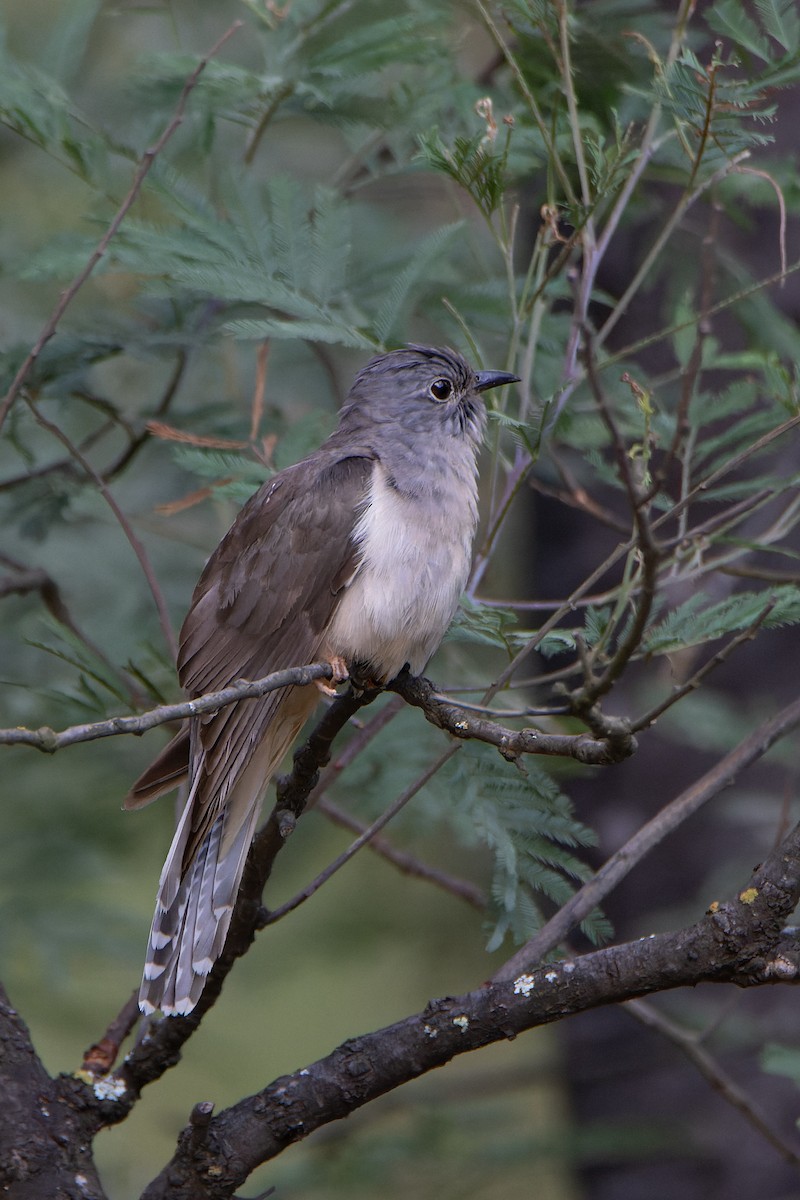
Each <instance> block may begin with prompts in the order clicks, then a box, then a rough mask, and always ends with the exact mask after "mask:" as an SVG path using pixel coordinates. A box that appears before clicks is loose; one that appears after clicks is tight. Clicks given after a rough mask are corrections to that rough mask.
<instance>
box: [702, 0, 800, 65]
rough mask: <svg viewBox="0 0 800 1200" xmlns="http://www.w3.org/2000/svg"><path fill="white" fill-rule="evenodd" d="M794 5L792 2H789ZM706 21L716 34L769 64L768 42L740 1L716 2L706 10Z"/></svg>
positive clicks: (723, 0)
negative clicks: (729, 39)
mask: <svg viewBox="0 0 800 1200" xmlns="http://www.w3.org/2000/svg"><path fill="white" fill-rule="evenodd" d="M791 3H794V0H791ZM706 20H707V21H708V23H709V25H710V26H711V28H712V29H713V30H715V32H716V33H721V34H722V35H723V36H724V37H729V38H731V39H732V40H733V41H734V42H735V43H736V45H737V46H741V47H742V49H743V50H749V51H750V53H751V54H755V55H757V57H758V58H761V59H763V61H764V62H770V61H771V59H772V54H771V52H770V45H769V42H768V40H767V39H766V38H765V37H764V35H763V34H762V32H761V30H760V29H759V27H758V25H757V24H756V22H755V21H754V20H753V18H752V17H751V16H749V15H748V13H747V9H746V8H745V6H744V4H742V2H741V0H717V2H716V3H715V4H713V5H711V7H710V8H709V10H708V13H707V15H706Z"/></svg>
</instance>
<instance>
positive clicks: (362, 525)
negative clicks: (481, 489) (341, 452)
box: [328, 465, 477, 680]
mask: <svg viewBox="0 0 800 1200" xmlns="http://www.w3.org/2000/svg"><path fill="white" fill-rule="evenodd" d="M453 483H454V486H453V487H452V488H451V489H447V490H446V492H445V494H444V495H442V494H439V495H438V496H437V497H436V499H435V500H434V497H432V496H424V497H417V496H409V495H405V494H403V493H400V492H398V491H397V490H396V489H395V488H393V487H391V486H390V485H389V484H388V483H387V482H386V473H385V471H384V469H383V468H382V467H381V466H380V465H376V468H375V474H374V477H373V485H372V490H371V494H370V499H369V503H368V504H367V506H366V507H365V510H364V513H363V514H362V516H361V517H360V519H359V522H358V525H357V527H356V534H355V536H356V541H357V543H358V544H359V545H360V547H361V561H360V566H359V568H358V571H357V573H356V575H355V577H354V579H353V582H352V583H351V584H350V586H349V587H348V589H347V591H346V592H345V594H344V596H343V597H342V599H341V601H340V603H339V606H338V608H337V610H336V612H335V614H334V617H333V621H332V622H331V625H330V627H329V631H328V648H329V650H330V651H331V653H333V654H338V655H341V657H342V658H344V659H345V660H348V661H358V662H364V663H369V665H370V667H371V669H372V673H373V674H374V675H375V676H376V677H377V678H378V679H380V680H388V679H393V678H394V676H395V675H397V674H398V673H399V672H400V671H401V670H402V668H403V666H404V665H405V664H406V663H408V664H409V666H410V668H411V670H412V672H413V673H414V674H415V675H416V674H419V672H420V671H422V670H423V669H424V667H425V664H426V663H427V661H428V659H429V658H430V657H431V655H432V654H433V653H434V651H435V650H436V648H437V647H438V645H439V643H440V642H441V640H442V638H443V637H444V634H445V631H446V630H447V627H448V625H449V624H450V622H451V621H452V619H453V615H454V614H455V611H456V608H457V606H458V601H459V597H460V595H461V593H462V591H463V590H464V585H465V584H466V581H467V576H468V574H469V567H470V559H471V554H472V539H473V537H474V535H475V526H476V523H477V494H476V492H477V489H476V484H475V478H474V473H473V472H469V473H468V475H461V477H460V478H458V479H456V480H454V481H453Z"/></svg>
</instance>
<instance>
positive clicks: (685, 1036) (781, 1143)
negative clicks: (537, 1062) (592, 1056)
mask: <svg viewBox="0 0 800 1200" xmlns="http://www.w3.org/2000/svg"><path fill="white" fill-rule="evenodd" d="M621 1007H622V1011H623V1012H628V1013H630V1014H631V1016H633V1017H635V1019H636V1020H637V1021H639V1022H640V1023H641V1024H642V1025H645V1026H646V1027H647V1028H648V1029H652V1030H654V1031H655V1032H656V1033H659V1034H661V1036H662V1037H664V1038H667V1039H668V1041H670V1042H672V1044H673V1046H677V1048H678V1049H679V1050H680V1051H681V1053H682V1054H685V1056H686V1057H687V1058H688V1060H689V1062H690V1063H692V1064H693V1066H695V1067H696V1068H697V1070H698V1071H699V1072H700V1074H701V1075H702V1076H703V1078H704V1079H705V1080H707V1082H708V1083H709V1084H710V1085H711V1087H712V1088H713V1089H714V1091H715V1092H717V1094H718V1095H720V1096H721V1097H722V1099H723V1100H724V1101H725V1102H726V1103H727V1104H730V1105H731V1106H732V1107H733V1108H735V1109H736V1110H737V1112H740V1113H741V1114H742V1116H743V1117H744V1119H745V1121H747V1123H748V1124H749V1125H752V1127H753V1129H755V1130H756V1132H757V1133H760V1134H761V1136H762V1137H763V1138H765V1139H766V1141H768V1142H769V1144H770V1145H771V1146H772V1147H773V1149H774V1150H777V1152H778V1154H780V1156H781V1158H783V1159H785V1161H786V1162H788V1163H791V1165H792V1166H794V1167H800V1149H798V1148H797V1147H796V1146H793V1145H792V1144H791V1143H790V1142H789V1141H787V1140H786V1139H785V1138H784V1137H783V1136H782V1135H781V1134H780V1133H779V1132H778V1131H777V1130H776V1129H774V1128H773V1127H772V1125H771V1124H770V1122H769V1120H768V1118H767V1117H766V1116H765V1114H764V1113H762V1112H761V1111H760V1110H759V1109H758V1108H757V1107H756V1106H755V1104H753V1101H752V1100H751V1099H750V1097H749V1096H748V1094H747V1092H745V1091H744V1089H743V1088H741V1087H740V1086H739V1084H738V1083H736V1081H735V1080H734V1079H732V1078H731V1076H730V1075H729V1074H728V1072H727V1071H725V1070H724V1069H723V1068H722V1066H720V1064H719V1063H718V1062H717V1060H716V1059H715V1058H714V1056H713V1055H712V1054H709V1052H708V1050H706V1049H705V1047H704V1046H702V1045H700V1043H699V1042H698V1040H697V1037H696V1036H695V1035H694V1034H693V1033H690V1032H688V1031H687V1030H686V1029H683V1028H681V1026H680V1025H678V1024H676V1023H675V1022H674V1021H671V1020H670V1018H669V1017H666V1016H664V1014H663V1013H660V1012H659V1011H658V1009H657V1008H656V1007H655V1005H653V1004H652V1003H651V1002H650V1001H649V1000H628V1001H627V1002H626V1003H625V1004H623V1005H622V1006H621Z"/></svg>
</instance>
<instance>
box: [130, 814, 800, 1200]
mask: <svg viewBox="0 0 800 1200" xmlns="http://www.w3.org/2000/svg"><path fill="white" fill-rule="evenodd" d="M798 898H800V826H799V827H798V828H796V829H795V830H794V831H793V832H792V833H791V834H790V835H789V837H788V838H787V839H786V840H785V842H784V843H783V844H782V845H781V846H780V847H779V848H778V849H777V850H776V851H775V852H774V853H773V854H771V855H770V856H769V858H768V859H767V861H766V862H765V863H764V865H763V867H761V868H760V869H759V870H758V871H756V873H755V874H754V875H753V877H752V879H751V880H750V883H749V885H748V886H747V887H746V888H744V889H743V890H742V891H741V892H740V894H739V895H738V896H737V897H736V898H735V899H733V900H731V901H729V902H728V903H726V904H723V905H719V906H718V907H716V908H715V910H714V911H713V912H709V914H707V915H706V916H705V917H704V918H703V920H701V921H700V922H698V923H697V924H696V925H692V926H690V927H689V928H687V929H683V930H680V931H678V932H676V933H669V934H660V935H657V936H653V937H650V938H643V939H640V940H638V941H636V942H629V943H626V944H624V945H621V946H615V947H611V948H609V949H606V950H599V951H595V952H593V953H591V954H586V955H584V956H582V957H580V958H576V959H572V960H567V961H564V962H559V963H553V964H551V965H549V966H545V967H541V968H538V969H537V970H534V971H531V972H529V973H524V974H522V975H519V976H517V977H516V978H515V979H510V980H507V981H504V982H501V983H495V984H491V985H489V986H486V987H481V988H478V989H477V990H475V991H473V992H469V993H467V994H466V995H463V996H459V997H456V998H452V997H448V998H445V999H441V1000H437V1001H433V1002H431V1003H430V1004H429V1005H428V1006H427V1008H426V1009H425V1010H424V1011H423V1012H420V1013H416V1014H415V1015H414V1016H412V1017H408V1018H406V1019H405V1020H403V1021H398V1022H397V1023H396V1024H394V1025H390V1026H388V1027H386V1028H385V1029H381V1030H378V1031H377V1032H375V1033H371V1034H367V1035H365V1036H364V1037H359V1038H353V1039H351V1040H349V1041H347V1042H345V1043H344V1044H343V1045H341V1046H339V1047H338V1048H337V1049H336V1050H335V1051H333V1053H332V1054H330V1055H328V1056H327V1057H326V1058H323V1059H320V1060H319V1061H317V1062H316V1063H313V1064H311V1065H310V1066H309V1067H307V1068H304V1069H302V1070H300V1071H296V1072H295V1073H294V1074H292V1075H289V1076H284V1077H282V1078H281V1079H278V1080H276V1081H275V1082H274V1083H272V1084H270V1085H269V1086H268V1087H267V1088H265V1089H264V1090H263V1091H262V1092H259V1093H258V1094H256V1095H253V1096H248V1097H247V1098H245V1099H244V1100H242V1101H240V1102H239V1103H238V1104H235V1105H233V1106H232V1107H231V1108H229V1109H227V1110H224V1111H223V1112H221V1113H220V1114H219V1115H218V1116H217V1117H215V1118H213V1119H212V1120H211V1122H210V1123H209V1126H208V1129H207V1133H206V1136H205V1138H204V1140H203V1141H202V1143H201V1144H198V1140H197V1138H196V1137H195V1136H194V1134H193V1131H192V1130H191V1129H187V1130H184V1132H183V1134H182V1135H181V1138H180V1141H179V1145H178V1149H177V1151H176V1154H175V1156H174V1158H173V1159H172V1161H171V1162H170V1163H169V1165H168V1166H167V1167H166V1168H165V1169H164V1171H163V1172H162V1173H161V1174H160V1175H159V1176H158V1178H157V1179H156V1180H154V1181H153V1183H152V1184H151V1185H150V1186H149V1187H148V1188H147V1190H146V1191H145V1193H144V1200H161V1198H165V1197H167V1196H168V1197H170V1200H205V1198H207V1200H228V1198H229V1197H231V1196H232V1195H233V1193H234V1191H235V1189H236V1188H237V1187H238V1186H239V1185H240V1184H242V1183H243V1182H244V1181H245V1180H246V1179H247V1177H248V1175H249V1174H250V1172H251V1171H252V1170H253V1169H254V1168H255V1167H256V1166H258V1165H259V1164H260V1163H263V1162H266V1161H267V1160H268V1159H271V1158H273V1157H275V1156H276V1155H277V1154H279V1153H280V1152H281V1151H282V1150H283V1149H284V1148H285V1147H286V1146H287V1145H289V1144H291V1143H292V1142H296V1141H299V1140H301V1139H302V1138H304V1137H307V1136H308V1134H309V1133H311V1132H312V1131H313V1130H315V1129H317V1128H319V1127H320V1126H322V1125H325V1124H328V1123H330V1122H331V1121H334V1120H339V1119H340V1118H342V1117H345V1116H347V1115H349V1114H350V1113H351V1112H354V1111H355V1110H356V1109H357V1108H360V1107H361V1106H362V1105H364V1104H367V1103H368V1102H369V1101H371V1100H374V1099H376V1098H377V1097H378V1096H381V1095H383V1094H384V1093H386V1092H388V1091H391V1090H392V1089H393V1088H396V1087H399V1086H400V1085H401V1084H403V1083H406V1082H408V1081H409V1080H411V1079H415V1078H417V1077H418V1076H419V1075H423V1074H425V1073H426V1072H428V1071H430V1070H433V1068H435V1067H439V1066H443V1065H444V1064H445V1063H447V1062H449V1061H450V1060H451V1059H452V1058H454V1057H455V1056H456V1055H458V1054H463V1053H466V1052H468V1051H471V1050H477V1049H479V1048H481V1047H483V1046H486V1045H489V1044H490V1043H492V1042H496V1041H500V1040H502V1039H503V1038H513V1037H516V1036H517V1034H519V1033H522V1032H524V1031H525V1030H528V1029H532V1028H534V1027H536V1026H540V1025H545V1024H548V1023H550V1022H553V1021H558V1020H560V1019H561V1018H562V1017H564V1016H569V1015H572V1014H573V1013H577V1012H582V1011H585V1010H586V1009H591V1008H597V1007H599V1006H600V1005H605V1004H613V1003H618V1002H619V1001H622V1000H629V999H631V998H633V997H636V996H643V995H647V994H648V993H650V992H654V991H665V990H668V989H671V988H678V987H684V986H687V985H694V984H697V983H701V982H707V983H721V982H731V983H735V984H738V985H739V986H742V987H745V986H751V985H755V984H763V983H767V982H776V981H779V980H782V981H796V980H797V978H798V974H799V973H800V947H798V945H797V943H796V939H793V938H792V939H785V940H783V941H781V929H782V926H783V923H784V921H785V919H786V917H787V916H788V915H789V913H790V912H791V911H792V910H793V908H794V906H795V904H796V903H797V900H798Z"/></svg>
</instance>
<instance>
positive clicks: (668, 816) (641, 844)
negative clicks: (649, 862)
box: [497, 699, 800, 979]
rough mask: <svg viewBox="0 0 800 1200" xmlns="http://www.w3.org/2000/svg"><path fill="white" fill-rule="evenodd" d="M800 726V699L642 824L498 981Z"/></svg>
mask: <svg viewBox="0 0 800 1200" xmlns="http://www.w3.org/2000/svg"><path fill="white" fill-rule="evenodd" d="M798 725H800V699H797V700H794V701H792V703H791V704H789V705H787V706H786V707H785V708H783V709H781V711H780V712H779V713H777V714H776V715H775V716H774V717H770V718H769V719H768V720H766V721H764V722H762V724H761V725H759V726H758V728H757V729H756V730H754V731H753V733H751V734H750V735H749V736H748V737H746V738H745V739H744V740H743V741H741V742H740V743H739V745H738V746H736V747H735V748H734V749H733V750H731V751H730V753H728V754H726V755H725V756H724V757H723V758H721V759H720V760H719V762H718V763H717V764H716V765H715V766H714V767H712V768H711V770H710V771H707V772H706V774H705V775H703V776H702V777H701V778H700V779H698V780H697V782H696V783H693V784H692V785H691V786H690V787H688V788H687V789H686V790H685V791H683V792H681V794H680V795H679V796H677V797H676V798H675V799H674V800H672V801H671V802H670V803H669V804H667V805H666V807H664V808H662V810H661V812H659V813H657V814H656V816H654V817H653V818H652V819H651V820H650V821H647V822H646V823H645V824H644V825H642V827H641V828H640V829H639V830H637V832H636V833H635V834H634V835H633V837H632V838H630V839H629V840H628V841H627V842H626V843H625V845H624V846H622V847H621V848H620V849H619V850H617V851H616V853H614V854H612V855H611V857H610V858H609V859H607V860H606V862H605V863H604V864H603V866H602V867H601V868H600V870H599V871H598V872H597V874H596V875H595V876H594V878H593V879H590V880H589V882H588V883H585V884H584V885H583V887H582V888H581V889H580V890H579V891H577V892H576V893H575V895H574V896H572V897H571V898H570V899H569V900H568V901H567V903H566V904H565V905H563V907H562V908H560V909H559V911H558V912H557V913H556V914H555V915H554V916H553V917H552V918H551V919H550V920H549V921H548V922H547V923H546V924H545V925H543V926H542V928H541V929H540V930H539V932H538V933H537V934H535V935H534V937H532V938H531V939H530V941H529V942H527V943H526V945H524V946H523V947H522V949H521V950H519V951H517V953H516V954H514V955H513V957H512V958H511V959H509V961H508V962H507V963H504V964H503V966H502V967H501V968H500V971H499V972H498V975H497V978H498V979H513V978H514V976H515V975H516V974H519V972H520V971H523V970H525V969H526V968H528V967H530V966H531V965H532V964H534V963H536V962H539V961H540V960H541V959H542V958H544V957H545V956H546V955H547V954H549V953H550V952H551V951H552V950H553V949H554V948H555V947H556V946H558V945H559V943H560V942H562V941H563V940H564V938H566V937H567V936H568V935H569V933H570V930H572V929H574V928H575V926H576V925H579V924H580V922H581V921H583V920H585V919H586V917H588V916H589V914H590V913H591V912H592V911H593V910H594V909H595V908H596V907H597V905H598V904H600V903H601V901H602V900H603V899H604V897H606V896H607V895H608V893H609V892H610V891H612V890H613V889H614V888H615V887H616V886H617V884H618V883H620V881H621V880H623V879H624V878H625V876H626V875H628V874H629V873H630V872H631V871H632V870H633V868H634V867H635V866H636V865H637V863H639V862H641V860H642V859H643V858H644V857H645V856H646V855H647V854H649V853H650V851H651V850H652V849H654V847H655V846H657V845H659V843H660V842H662V841H663V840H664V838H666V837H667V836H668V835H669V834H670V833H672V832H673V831H674V830H675V829H677V828H678V827H679V826H680V825H682V824H683V822H684V821H686V820H687V819H688V818H689V817H691V816H693V815H694V813H696V812H697V811H698V809H700V808H702V806H703V805H704V804H706V803H707V802H708V801H709V800H711V799H712V798H713V797H714V796H716V795H718V794H719V792H721V791H722V789H723V788H725V787H727V786H728V785H729V784H731V783H732V782H733V781H734V779H735V778H736V777H737V775H739V773H740V772H741V771H743V770H744V769H745V768H746V767H749V766H751V765H752V764H753V763H754V762H757V761H758V760H759V759H760V758H762V757H763V756H764V755H765V754H766V753H767V751H768V750H769V749H770V748H771V747H772V746H773V745H774V744H775V742H777V741H779V739H780V738H782V737H785V736H786V734H787V733H791V731H792V730H793V729H795V728H796V727H797V726H798Z"/></svg>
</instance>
